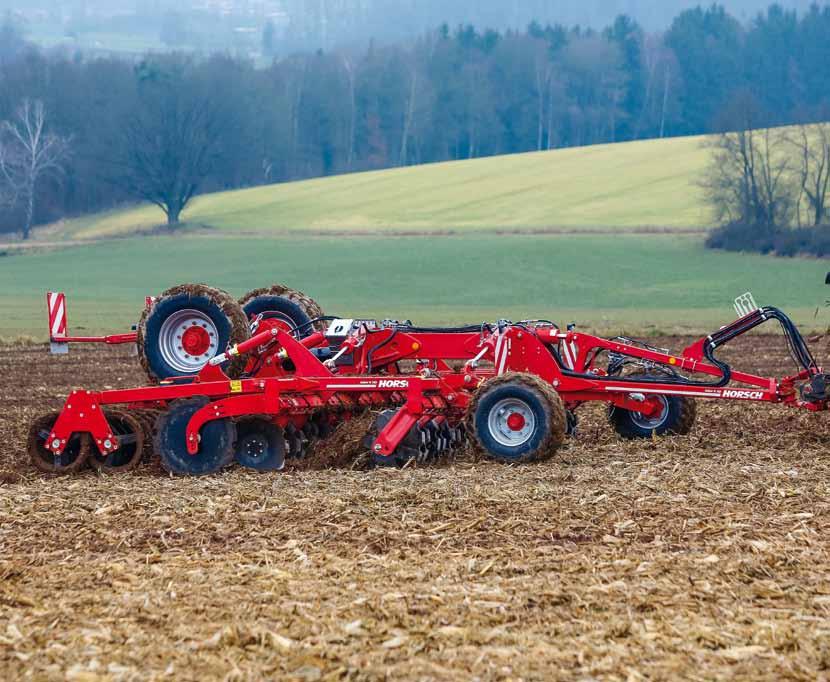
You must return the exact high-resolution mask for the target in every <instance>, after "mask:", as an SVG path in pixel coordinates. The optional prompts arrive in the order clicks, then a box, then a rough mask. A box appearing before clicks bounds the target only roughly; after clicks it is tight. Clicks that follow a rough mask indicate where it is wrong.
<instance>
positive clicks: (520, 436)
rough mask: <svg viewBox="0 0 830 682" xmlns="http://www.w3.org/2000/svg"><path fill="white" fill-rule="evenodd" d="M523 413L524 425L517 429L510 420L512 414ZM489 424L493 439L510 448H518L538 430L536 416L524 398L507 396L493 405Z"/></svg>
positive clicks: (488, 420)
mask: <svg viewBox="0 0 830 682" xmlns="http://www.w3.org/2000/svg"><path fill="white" fill-rule="evenodd" d="M516 414H517V415H521V417H522V419H524V426H523V427H522V428H521V429H519V430H516V429H514V428H511V427H510V425H509V423H508V420H509V419H510V417H511V415H516ZM487 426H488V428H489V430H490V435H491V436H492V437H493V439H494V440H495V441H496V442H497V443H499V445H503V446H505V447H508V448H516V447H519V446H521V445H524V444H525V443H527V442H528V441H529V440H530V439H531V438H532V437H533V434H534V433H535V431H536V416H535V415H534V414H533V410H532V409H531V408H530V405H528V404H527V403H526V402H524V401H523V400H519V399H518V398H505V399H504V400H500V401H499V402H497V403H496V404H495V405H493V407H492V409H491V410H490V414H489V416H488V418H487Z"/></svg>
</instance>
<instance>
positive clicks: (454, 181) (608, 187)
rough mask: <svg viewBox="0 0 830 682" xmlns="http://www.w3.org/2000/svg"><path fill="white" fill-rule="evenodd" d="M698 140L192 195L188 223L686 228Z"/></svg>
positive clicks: (85, 231)
mask: <svg viewBox="0 0 830 682" xmlns="http://www.w3.org/2000/svg"><path fill="white" fill-rule="evenodd" d="M701 142H702V138H676V139H668V140H649V141H643V142H630V143H625V144H616V145H599V146H593V147H582V148H574V149H562V150H556V151H551V152H540V153H534V154H519V155H514V156H499V157H493V158H488V159H475V160H471V161H460V162H452V163H441V164H434V165H427V166H416V167H409V168H399V169H394V170H390V171H380V172H373V173H358V174H352V175H343V176H337V177H330V178H322V179H316V180H309V181H305V182H296V183H287V184H282V185H271V186H266V187H257V188H254V189H247V190H240V191H235V192H224V193H220V194H211V195H206V196H203V197H200V198H199V199H197V200H196V201H195V202H194V203H193V204H192V206H191V207H190V208H189V209H188V210H187V211H186V212H185V214H184V219H185V220H186V221H188V222H191V223H198V224H201V225H206V226H210V227H213V228H218V229H220V230H223V231H228V232H246V233H250V232H256V233H269V232H286V231H308V230H313V231H334V232H337V231H357V232H360V231H376V230H389V231H396V232H405V231H419V232H420V231H444V230H453V231H455V230H461V231H472V230H534V229H535V230H538V229H560V230H562V229H564V230H583V229H586V228H595V227H601V228H636V227H657V228H694V227H699V226H707V225H708V224H709V218H708V213H707V209H706V207H705V205H704V203H703V201H702V195H701V190H700V188H699V187H698V186H697V184H696V183H697V182H698V180H699V179H700V174H701V172H702V170H703V168H704V167H705V165H706V160H707V151H706V150H705V149H704V148H702V146H701ZM162 222H163V214H162V212H161V211H160V210H159V209H158V208H155V207H142V208H137V209H134V210H127V211H120V212H113V213H107V214H100V215H96V216H91V217H87V218H83V219H80V220H74V221H69V222H66V223H63V224H61V225H58V226H54V227H53V228H52V229H50V230H46V231H44V233H43V238H55V237H58V238H62V237H68V238H95V237H104V236H112V235H123V234H129V233H130V232H133V231H135V230H136V229H146V228H149V227H152V226H153V225H157V224H159V223H162Z"/></svg>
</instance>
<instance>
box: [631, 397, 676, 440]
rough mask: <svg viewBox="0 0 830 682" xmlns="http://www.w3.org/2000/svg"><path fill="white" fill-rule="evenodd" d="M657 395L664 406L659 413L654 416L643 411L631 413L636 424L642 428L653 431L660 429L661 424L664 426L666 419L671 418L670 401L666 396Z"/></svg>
mask: <svg viewBox="0 0 830 682" xmlns="http://www.w3.org/2000/svg"><path fill="white" fill-rule="evenodd" d="M655 397H656V398H657V399H658V400H659V401H660V403H661V404H662V406H663V408H662V409H661V410H660V413H659V414H658V415H656V416H654V417H646V416H645V415H644V414H643V413H642V412H632V413H631V421H632V422H634V424H636V425H637V426H638V427H640V428H641V429H647V430H651V431H653V430H654V429H659V428H660V427H661V426H663V424H665V423H666V420H667V419H668V418H669V401H668V400H667V399H666V396H663V395H658V396H655Z"/></svg>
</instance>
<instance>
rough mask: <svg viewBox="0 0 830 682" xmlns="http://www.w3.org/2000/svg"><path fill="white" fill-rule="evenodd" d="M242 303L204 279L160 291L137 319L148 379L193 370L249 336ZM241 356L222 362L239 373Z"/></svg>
mask: <svg viewBox="0 0 830 682" xmlns="http://www.w3.org/2000/svg"><path fill="white" fill-rule="evenodd" d="M250 333H251V332H250V326H249V324H248V318H247V317H246V316H245V313H244V311H243V310H242V308H241V306H240V305H239V304H238V303H237V302H236V301H235V300H234V299H233V298H232V297H231V295H230V294H228V293H227V292H224V291H222V290H221V289H215V288H213V287H209V286H207V285H205V284H182V285H181V286H177V287H173V288H172V289H168V290H167V291H165V292H164V293H163V294H162V295H161V296H160V297H159V298H158V300H157V301H156V303H155V305H154V306H153V307H152V308H150V309H149V310H147V309H145V311H144V313H143V314H142V316H141V321H140V322H139V324H138V351H139V359H140V361H141V365H142V367H143V368H144V370H145V372H147V376H148V377H149V378H150V380H151V381H153V382H157V381H160V380H162V379H169V378H171V377H188V376H195V375H196V374H198V373H199V372H200V371H201V370H202V368H203V367H204V366H205V365H206V364H207V362H208V360H210V359H211V358H212V357H213V356H214V355H218V354H219V353H222V352H224V351H225V349H226V348H227V347H228V346H229V345H233V344H237V343H241V342H242V341H245V340H246V339H248V338H249V337H250ZM244 367H245V358H244V357H239V356H237V357H235V358H232V359H231V360H230V361H229V362H227V363H225V364H224V365H223V366H222V369H223V370H224V371H225V373H226V374H228V376H230V377H231V378H236V377H238V376H239V375H240V374H241V372H242V370H243V369H244Z"/></svg>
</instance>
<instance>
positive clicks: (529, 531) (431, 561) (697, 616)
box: [0, 335, 830, 680]
mask: <svg viewBox="0 0 830 682" xmlns="http://www.w3.org/2000/svg"><path fill="white" fill-rule="evenodd" d="M689 341H691V340H690V339H652V340H650V342H651V343H653V344H654V345H658V346H660V345H670V346H671V347H672V348H674V349H677V350H679V349H681V348H683V347H684V346H685V345H687V342H689ZM772 346H773V342H772V341H771V340H770V339H769V338H768V337H762V336H754V335H752V336H749V337H747V338H746V339H744V342H743V348H737V349H736V350H735V351H732V352H730V353H729V355H727V354H726V353H724V357H728V358H730V359H736V358H742V359H744V362H743V363H740V365H739V366H740V367H741V368H742V369H748V370H756V371H762V372H776V371H782V370H783V371H784V372H786V371H787V370H788V369H789V366H790V364H791V363H790V364H784V363H785V358H786V352H785V350H784V349H783V347H780V343H778V342H777V341H776V342H775V348H776V350H774V351H773V350H772ZM779 347H780V348H779ZM822 350H823V348H822ZM820 359H823V358H820ZM0 371H2V374H3V377H4V380H3V384H2V394H3V395H2V403H0V472H1V474H0V475H2V478H0V678H2V679H18V678H23V677H26V676H31V677H34V678H37V679H84V680H97V679H123V680H133V679H153V678H160V677H163V676H165V675H166V676H170V677H173V678H183V679H205V678H213V677H225V676H226V675H227V676H233V677H239V678H289V679H333V678H337V679H341V678H357V679H380V678H389V677H392V678H421V679H462V680H466V679H470V678H471V677H479V678H482V679H517V678H532V679H540V678H545V679H574V678H607V679H639V677H640V676H643V677H649V678H658V679H667V678H677V677H679V676H683V677H685V678H691V679H717V678H734V677H738V678H744V679H747V678H751V679H782V678H789V679H815V678H817V677H821V676H822V675H825V674H826V672H825V671H826V670H827V669H828V666H830V554H829V552H830V483H829V482H830V465H828V455H829V454H830V422H828V420H827V415H811V414H807V413H803V414H802V413H800V412H795V411H790V410H786V409H784V408H776V407H764V406H756V405H748V404H745V403H718V404H715V403H704V402H701V403H699V415H698V422H697V425H696V427H695V428H694V429H693V431H692V434H691V435H690V436H688V437H677V438H669V439H665V440H655V441H646V442H636V443H630V442H624V441H622V440H620V439H619V438H617V437H616V436H615V434H614V433H613V431H612V430H611V428H610V427H609V425H608V424H607V422H606V421H605V414H604V410H603V408H602V407H601V406H593V407H590V408H589V409H586V410H585V413H584V414H583V415H582V417H581V422H580V434H579V435H578V436H577V437H576V438H574V439H571V440H569V441H568V442H567V444H566V445H565V446H564V447H563V449H562V450H561V451H560V452H559V453H558V454H557V456H556V457H555V458H554V459H552V460H550V461H548V462H544V463H540V464H537V465H530V466H523V467H506V466H502V465H498V464H494V463H491V462H488V461H485V460H481V459H480V458H479V457H478V456H477V455H475V453H473V452H472V451H469V450H467V451H464V452H463V453H462V454H460V455H459V456H458V457H457V458H456V459H455V460H454V461H442V462H441V463H439V464H436V465H433V466H429V467H423V468H418V467H415V468H411V469H406V470H404V471H386V470H370V471H353V470H351V469H350V468H344V469H338V470H329V471H315V470H292V471H290V472H287V473H282V474H278V473H274V474H266V475H258V474H253V473H250V472H246V471H242V470H238V469H237V470H232V471H229V472H227V473H223V474H221V475H217V476H213V477H208V478H203V479H175V478H170V477H167V476H165V475H164V474H163V473H162V472H160V471H159V470H158V469H157V468H155V467H145V468H142V469H140V470H139V471H137V472H134V473H132V474H129V475H125V476H123V477H118V476H101V475H98V474H95V473H93V472H91V471H90V472H86V473H83V474H81V475H78V476H75V477H68V478H63V477H48V476H42V475H39V474H37V473H36V472H35V471H34V470H33V469H31V468H30V467H29V466H28V464H27V463H26V462H25V460H24V457H25V454H24V446H23V443H24V442H25V438H26V432H27V430H28V426H29V423H30V422H31V421H32V419H34V418H35V417H36V416H37V415H39V414H42V413H43V412H46V411H48V410H50V409H58V408H60V406H61V404H62V402H63V399H64V397H65V395H66V394H67V392H68V391H69V390H70V389H71V388H73V387H85V388H92V389H103V388H108V387H112V388H116V387H127V386H133V385H137V384H139V383H141V381H142V373H141V370H140V367H139V364H138V361H137V359H136V358H135V357H131V356H130V355H129V353H128V352H126V351H125V350H124V349H123V348H95V349H80V350H78V349H74V348H73V349H72V352H71V354H70V355H69V356H64V357H50V356H49V355H48V354H47V352H46V350H45V348H44V347H43V346H17V347H12V346H5V347H2V348H0Z"/></svg>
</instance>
